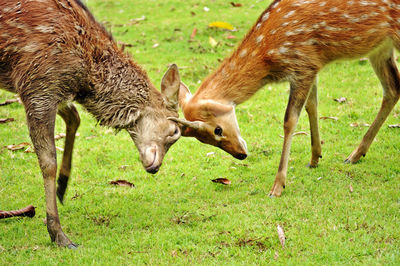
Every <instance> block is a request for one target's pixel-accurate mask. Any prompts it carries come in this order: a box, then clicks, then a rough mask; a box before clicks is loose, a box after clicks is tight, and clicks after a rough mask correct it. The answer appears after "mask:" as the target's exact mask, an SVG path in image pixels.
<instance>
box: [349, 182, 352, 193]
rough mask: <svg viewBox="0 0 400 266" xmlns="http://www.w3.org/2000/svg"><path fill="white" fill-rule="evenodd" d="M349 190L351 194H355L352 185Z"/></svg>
mask: <svg viewBox="0 0 400 266" xmlns="http://www.w3.org/2000/svg"><path fill="white" fill-rule="evenodd" d="M349 190H350V193H353V186H352V185H351V184H350V185H349Z"/></svg>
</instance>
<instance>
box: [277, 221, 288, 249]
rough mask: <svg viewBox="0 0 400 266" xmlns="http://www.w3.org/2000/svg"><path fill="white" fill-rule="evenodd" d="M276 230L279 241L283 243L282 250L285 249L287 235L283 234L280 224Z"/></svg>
mask: <svg viewBox="0 0 400 266" xmlns="http://www.w3.org/2000/svg"><path fill="white" fill-rule="evenodd" d="M276 230H277V231H278V237H279V241H280V242H281V245H282V248H285V239H286V237H285V233H284V232H283V228H282V227H281V226H280V225H279V224H278V226H277V227H276Z"/></svg>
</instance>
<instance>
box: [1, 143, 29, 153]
mask: <svg viewBox="0 0 400 266" xmlns="http://www.w3.org/2000/svg"><path fill="white" fill-rule="evenodd" d="M30 145H31V144H30V143H29V142H22V143H20V144H11V145H8V146H6V148H7V149H9V150H10V151H18V150H22V149H24V148H25V147H27V146H30Z"/></svg>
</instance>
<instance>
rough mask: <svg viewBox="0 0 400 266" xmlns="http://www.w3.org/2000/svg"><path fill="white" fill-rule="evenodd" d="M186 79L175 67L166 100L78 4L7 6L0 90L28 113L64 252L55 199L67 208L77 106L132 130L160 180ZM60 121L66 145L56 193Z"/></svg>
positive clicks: (55, 237) (1, 19)
mask: <svg viewBox="0 0 400 266" xmlns="http://www.w3.org/2000/svg"><path fill="white" fill-rule="evenodd" d="M179 84H180V78H179V73H178V69H177V67H176V65H172V66H171V67H170V68H169V70H168V71H167V72H166V74H165V76H164V77H163V79H162V84H161V91H162V93H160V92H159V91H158V90H157V89H155V87H154V86H153V85H152V83H151V82H150V80H149V78H148V77H147V74H146V73H145V71H143V70H142V69H141V68H140V67H139V66H138V65H137V64H136V63H134V62H133V61H132V60H131V59H130V57H129V56H128V55H126V54H125V53H124V52H123V51H122V50H121V49H119V48H118V47H117V45H116V42H115V41H114V40H113V38H112V36H111V35H110V34H109V33H108V32H107V31H106V30H105V29H104V28H103V27H102V26H101V25H100V24H99V23H97V22H96V21H95V19H94V17H93V16H92V15H91V13H90V12H89V10H88V9H87V8H86V7H85V6H84V5H83V4H82V3H81V2H80V1H79V0H30V1H28V0H27V1H16V0H15V1H14V0H0V87H1V88H3V89H5V90H8V91H10V92H13V93H17V94H18V95H19V97H20V98H21V101H22V103H23V105H24V107H25V111H26V120H27V124H28V128H29V133H30V137H31V139H32V142H33V145H34V148H35V152H36V154H37V157H38V160H39V165H40V168H41V170H42V173H43V178H44V187H45V194H46V208H47V210H46V212H47V229H48V232H49V234H50V238H51V240H52V241H55V242H56V243H57V244H58V245H59V246H68V247H70V248H75V247H76V245H75V244H74V243H73V242H72V241H71V240H69V239H68V237H67V236H66V235H65V234H64V232H63V231H62V229H61V225H60V220H59V215H58V211H57V202H56V194H57V195H58V197H59V199H60V201H61V202H62V201H63V197H64V193H65V190H66V187H67V182H68V179H69V176H70V172H71V160H72V150H73V145H74V139H75V133H76V131H77V129H78V126H79V124H80V118H79V115H78V112H77V109H76V108H75V106H74V105H73V104H72V102H73V101H75V102H77V103H79V104H81V105H82V106H83V107H84V108H85V109H86V110H87V111H89V112H90V113H91V114H92V115H93V116H94V117H95V118H96V119H97V120H98V121H99V124H100V125H103V126H107V127H111V128H115V129H116V130H127V131H128V132H129V134H130V136H131V138H132V139H133V141H134V143H135V144H136V147H137V148H138V150H139V153H140V159H141V161H142V164H143V166H144V168H145V169H146V171H147V172H149V173H156V172H157V171H158V169H159V168H160V166H161V163H162V160H163V157H164V155H165V153H166V152H167V151H168V149H169V147H170V146H171V145H172V144H173V143H174V142H176V141H177V140H178V138H179V137H180V134H181V133H180V130H179V128H178V126H177V125H176V123H175V122H173V121H171V120H168V119H167V118H168V117H178V110H177V108H178V98H177V97H178V90H179ZM56 114H58V115H60V116H61V117H62V119H63V120H64V121H65V123H66V140H65V149H64V154H63V159H62V163H61V168H60V172H59V179H58V189H57V192H56V182H55V180H56V175H57V160H56V147H55V142H54V123H55V118H56Z"/></svg>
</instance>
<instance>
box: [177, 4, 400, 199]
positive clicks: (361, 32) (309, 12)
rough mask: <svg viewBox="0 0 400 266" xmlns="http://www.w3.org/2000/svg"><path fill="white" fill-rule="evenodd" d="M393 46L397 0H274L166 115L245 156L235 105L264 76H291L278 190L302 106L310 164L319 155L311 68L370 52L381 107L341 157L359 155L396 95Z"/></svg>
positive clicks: (397, 33)
mask: <svg viewBox="0 0 400 266" xmlns="http://www.w3.org/2000/svg"><path fill="white" fill-rule="evenodd" d="M394 49H397V50H399V49H400V1H399V0H360V1H353V0H348V1H335V0H304V1H300V0H275V1H273V2H272V3H271V4H270V5H269V7H268V8H267V9H266V10H265V11H264V12H263V13H262V14H261V15H260V17H259V18H258V20H257V21H256V23H255V24H254V25H253V27H252V28H251V29H250V31H249V32H248V33H247V35H246V36H245V37H244V39H243V40H242V41H241V43H240V44H239V45H238V47H237V48H236V49H235V50H234V52H232V54H231V55H230V56H228V57H227V58H225V59H224V60H223V61H222V63H221V64H220V66H219V67H218V68H217V69H216V70H215V71H214V72H213V73H211V74H210V75H209V76H208V77H207V78H205V79H204V80H203V81H202V83H201V84H200V87H199V89H198V90H197V91H196V92H195V93H194V95H192V94H191V92H190V90H189V89H188V88H187V87H186V86H185V85H184V84H181V88H180V90H179V105H180V107H181V109H182V112H183V114H184V119H182V118H181V119H179V118H171V119H172V120H174V121H176V122H178V123H179V124H180V126H181V130H182V135H183V136H186V137H195V138H197V139H198V140H200V141H201V142H203V143H206V144H210V145H214V146H216V147H219V148H221V149H223V150H224V151H226V152H228V153H230V154H231V155H233V156H234V157H235V158H238V159H245V158H246V156H247V147H246V142H245V141H244V140H243V139H242V137H241V135H240V129H239V126H238V122H237V119H236V116H235V107H236V106H237V105H239V104H241V103H242V102H244V101H246V100H248V99H249V98H250V97H251V96H252V95H254V94H255V93H256V92H257V91H258V90H260V89H261V88H262V87H263V86H265V85H266V84H269V83H276V82H285V81H286V82H289V84H290V92H289V100H288V103H287V107H286V111H285V115H284V123H283V131H284V140H283V147H282V153H281V158H280V163H279V167H278V171H277V173H276V176H275V181H274V184H273V186H272V188H271V190H270V193H269V195H270V196H271V197H274V196H276V197H279V196H281V194H282V191H283V189H284V188H285V184H286V176H287V170H288V160H289V153H290V146H291V143H292V136H293V133H294V131H295V128H296V125H297V122H298V118H299V115H300V113H301V110H302V109H303V107H305V109H306V112H307V114H308V118H309V125H310V135H311V160H310V163H309V164H308V165H309V167H311V168H312V167H317V165H318V163H319V160H320V158H322V151H321V141H320V135H319V129H318V111H317V98H318V97H317V74H318V72H319V71H320V70H321V69H322V68H323V67H324V66H325V65H327V64H328V63H330V62H332V61H335V60H344V59H356V58H360V57H363V56H368V58H369V61H370V63H371V65H372V67H373V69H374V72H375V73H376V75H377V77H378V78H379V80H380V82H381V85H382V88H383V100H382V104H381V107H380V110H379V112H378V114H377V116H376V118H375V120H374V122H373V123H372V124H371V126H370V127H369V129H368V131H367V132H366V134H365V135H364V137H363V139H362V141H361V143H360V144H359V145H358V147H357V148H356V149H355V150H354V151H353V152H352V153H351V154H350V155H349V156H348V157H347V159H346V160H345V162H346V163H352V164H354V163H356V162H358V161H359V160H360V158H361V157H362V156H365V155H366V153H367V151H368V149H369V147H370V145H371V142H372V141H373V140H374V138H375V136H376V134H377V133H378V131H379V129H380V127H381V126H382V124H383V123H384V121H385V120H386V118H387V116H388V115H389V113H390V112H391V110H392V109H393V108H394V106H395V104H396V103H397V101H398V99H399V95H400V79H399V72H398V70H397V67H396V63H395V60H394V56H393V53H394Z"/></svg>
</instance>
